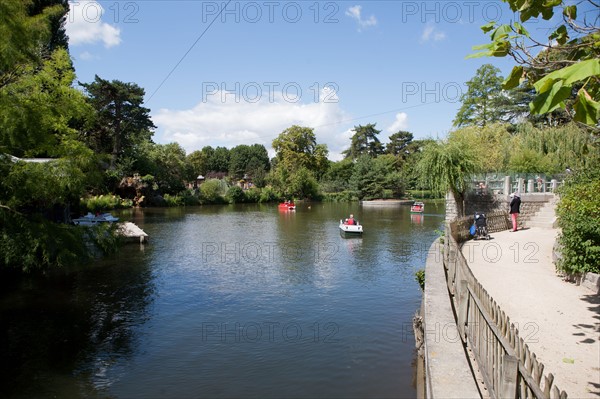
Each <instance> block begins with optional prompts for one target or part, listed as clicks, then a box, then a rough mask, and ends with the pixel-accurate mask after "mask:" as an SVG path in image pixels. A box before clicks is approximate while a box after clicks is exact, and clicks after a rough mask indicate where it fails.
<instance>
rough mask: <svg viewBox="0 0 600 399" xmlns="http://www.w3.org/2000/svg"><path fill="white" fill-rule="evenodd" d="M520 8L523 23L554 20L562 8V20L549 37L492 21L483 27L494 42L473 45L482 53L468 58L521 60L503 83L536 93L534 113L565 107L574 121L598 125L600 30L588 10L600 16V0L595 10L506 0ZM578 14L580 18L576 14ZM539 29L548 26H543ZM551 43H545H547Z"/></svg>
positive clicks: (542, 2)
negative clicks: (528, 88)
mask: <svg viewBox="0 0 600 399" xmlns="http://www.w3.org/2000/svg"><path fill="white" fill-rule="evenodd" d="M503 1H504V2H506V3H508V4H509V5H510V8H511V9H512V10H513V11H515V12H519V14H520V20H521V22H526V21H528V20H530V19H538V18H543V19H544V20H550V19H551V18H552V16H553V15H554V13H555V11H556V10H560V9H562V16H563V21H562V22H563V23H562V24H559V25H554V26H553V27H552V29H550V30H548V32H549V35H548V36H547V37H545V38H537V39H536V38H534V37H532V35H531V34H530V33H529V32H528V31H527V30H526V29H525V28H524V27H523V25H521V23H519V22H517V21H514V22H512V23H511V24H504V25H498V24H497V23H496V22H494V21H492V22H490V23H488V24H486V25H484V26H482V30H483V32H484V33H489V35H490V43H487V44H484V45H480V46H475V47H473V49H474V50H480V52H479V53H476V54H473V55H471V56H470V57H481V56H494V57H505V56H507V55H509V56H511V57H512V58H513V59H514V60H515V61H516V62H517V63H519V64H520V65H518V66H515V67H514V68H513V70H512V72H511V74H510V75H509V76H508V78H507V79H506V80H505V82H504V86H503V87H504V88H505V89H510V88H514V87H516V86H517V85H519V84H523V83H526V84H528V85H530V86H531V87H533V88H534V89H535V91H536V93H537V95H536V96H535V98H534V99H533V101H532V102H531V103H530V109H531V112H532V113H536V114H546V113H551V112H553V111H556V110H557V109H559V108H561V109H565V110H566V111H567V112H568V113H569V114H571V115H573V113H574V120H576V121H578V122H581V123H584V124H587V125H589V126H592V127H597V124H598V120H599V117H600V79H599V78H598V76H600V60H599V58H600V29H599V28H598V26H597V25H596V22H597V20H595V19H593V18H592V19H588V18H587V15H592V13H594V12H595V14H594V15H598V13H599V12H600V5H598V4H596V3H594V2H592V1H590V2H588V3H587V4H588V5H589V6H590V8H591V10H586V12H582V13H578V12H577V10H578V7H579V6H581V5H580V4H578V5H567V4H564V3H563V2H561V1H526V2H524V1H523V0H503ZM578 14H580V16H579V20H578V19H577V18H578ZM539 31H546V30H545V29H539ZM544 42H545V43H551V44H550V45H544V44H543V43H544Z"/></svg>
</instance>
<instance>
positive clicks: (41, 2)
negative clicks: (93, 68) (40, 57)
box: [29, 0, 69, 55]
mask: <svg viewBox="0 0 600 399" xmlns="http://www.w3.org/2000/svg"><path fill="white" fill-rule="evenodd" d="M51 8H54V9H55V10H56V11H55V12H54V13H53V14H52V15H50V16H49V18H48V23H49V33H50V36H49V38H48V39H47V42H46V44H45V46H44V47H45V48H44V50H45V51H44V52H45V53H46V55H49V54H51V53H52V52H53V51H54V50H56V49H57V48H64V49H65V50H68V49H69V37H68V36H67V32H66V31H65V22H66V20H67V14H68V13H69V0H33V1H32V2H31V3H30V4H29V15H31V16H36V15H41V14H44V13H45V12H46V11H45V10H47V9H51ZM61 9H62V11H59V10H61Z"/></svg>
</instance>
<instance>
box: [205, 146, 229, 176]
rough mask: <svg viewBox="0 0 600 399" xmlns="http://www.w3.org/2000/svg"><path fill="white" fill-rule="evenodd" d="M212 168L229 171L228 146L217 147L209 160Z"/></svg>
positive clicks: (212, 169) (216, 170)
mask: <svg viewBox="0 0 600 399" xmlns="http://www.w3.org/2000/svg"><path fill="white" fill-rule="evenodd" d="M209 164H210V170H211V171H214V172H228V171H229V150H228V149H227V148H226V147H217V148H215V152H214V153H213V156H212V157H211V158H210V160H209Z"/></svg>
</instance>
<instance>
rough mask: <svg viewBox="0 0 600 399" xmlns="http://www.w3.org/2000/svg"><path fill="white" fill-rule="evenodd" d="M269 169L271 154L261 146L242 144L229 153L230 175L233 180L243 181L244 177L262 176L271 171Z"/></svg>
mask: <svg viewBox="0 0 600 399" xmlns="http://www.w3.org/2000/svg"><path fill="white" fill-rule="evenodd" d="M269 167H270V164H269V154H268V153H267V149H266V148H265V147H264V146H263V145H261V144H253V145H251V146H248V145H243V144H242V145H238V146H236V147H233V148H232V149H231V150H230V151H229V175H230V176H231V177H232V178H233V179H241V178H243V177H244V175H249V176H250V177H251V178H254V177H255V175H257V174H260V175H262V173H264V172H265V171H267V170H269ZM260 177H263V176H259V178H260Z"/></svg>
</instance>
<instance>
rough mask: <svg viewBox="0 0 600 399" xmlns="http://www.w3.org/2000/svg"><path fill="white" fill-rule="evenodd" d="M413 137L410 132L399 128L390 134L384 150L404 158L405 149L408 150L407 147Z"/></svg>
mask: <svg viewBox="0 0 600 399" xmlns="http://www.w3.org/2000/svg"><path fill="white" fill-rule="evenodd" d="M413 139H414V137H413V135H412V133H410V132H406V131H403V130H399V131H398V132H396V133H394V134H392V135H391V136H390V142H389V143H387V145H386V152H387V153H388V154H392V155H396V156H400V157H402V158H405V157H406V155H407V154H406V152H405V151H407V150H408V149H407V147H408V145H409V144H410V143H411V142H412V141H413Z"/></svg>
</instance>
